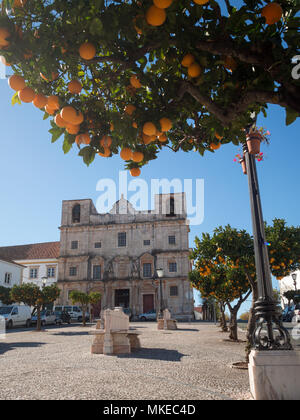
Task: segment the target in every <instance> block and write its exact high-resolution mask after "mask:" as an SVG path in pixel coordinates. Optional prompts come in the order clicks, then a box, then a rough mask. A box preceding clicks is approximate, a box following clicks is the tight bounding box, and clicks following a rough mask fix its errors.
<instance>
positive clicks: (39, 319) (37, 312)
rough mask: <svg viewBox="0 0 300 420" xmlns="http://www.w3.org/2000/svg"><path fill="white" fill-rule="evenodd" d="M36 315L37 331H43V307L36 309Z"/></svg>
mask: <svg viewBox="0 0 300 420" xmlns="http://www.w3.org/2000/svg"><path fill="white" fill-rule="evenodd" d="M36 315H37V320H36V330H37V331H41V329H42V328H41V327H42V325H41V307H40V306H37V308H36Z"/></svg>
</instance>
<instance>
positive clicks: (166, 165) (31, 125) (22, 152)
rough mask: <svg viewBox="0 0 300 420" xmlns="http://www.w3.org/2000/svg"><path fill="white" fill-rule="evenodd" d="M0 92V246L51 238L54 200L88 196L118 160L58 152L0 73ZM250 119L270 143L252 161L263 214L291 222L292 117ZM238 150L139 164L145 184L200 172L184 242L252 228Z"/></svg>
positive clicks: (36, 115)
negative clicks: (196, 214)
mask: <svg viewBox="0 0 300 420" xmlns="http://www.w3.org/2000/svg"><path fill="white" fill-rule="evenodd" d="M8 74H9V71H8ZM0 92H1V96H0V115H1V136H0V150H1V153H0V186H1V187H0V191H1V210H0V212H1V213H0V215H1V217H0V246H7V245H18V244H25V243H36V242H46V241H57V240H59V230H58V226H59V225H60V218H61V202H62V200H68V199H79V198H91V199H93V201H94V203H96V201H97V199H98V197H99V194H100V193H99V192H98V191H96V185H97V182H98V181H99V180H100V179H101V178H111V179H114V180H116V181H117V180H118V176H119V171H120V170H123V169H124V166H123V161H122V160H121V159H120V158H118V157H114V158H111V159H105V158H101V157H98V156H97V159H96V160H95V162H94V163H93V164H92V165H91V166H90V167H89V168H87V167H86V166H85V165H84V164H83V161H82V159H81V158H80V157H78V156H77V153H78V151H77V150H76V149H75V148H74V150H72V151H71V152H70V153H69V154H67V155H64V153H63V151H62V139H60V140H58V141H57V142H56V143H55V144H51V138H50V134H49V133H48V129H49V122H48V121H43V118H42V117H43V114H42V113H41V112H40V111H39V110H37V109H36V108H34V106H33V105H31V104H30V105H28V104H22V105H21V106H19V105H16V106H14V107H13V106H11V103H10V101H11V97H12V95H13V91H12V90H11V89H10V88H9V87H8V85H7V81H6V80H0ZM258 124H259V125H263V126H264V127H266V128H267V129H268V130H269V131H270V132H271V144H270V146H266V145H265V146H263V152H264V154H265V160H264V161H263V162H260V163H258V175H259V180H260V189H261V196H262V205H263V212H264V218H265V220H266V221H268V222H271V221H272V219H273V218H275V217H277V218H285V219H286V220H287V222H288V224H293V225H298V224H299V208H300V198H299V156H300V143H299V132H300V121H299V120H298V121H296V122H295V123H294V124H292V125H291V126H289V127H286V126H285V111H284V110H282V109H280V108H279V107H278V106H271V107H270V109H269V115H268V117H267V118H264V117H260V118H259V121H258ZM238 152H239V149H238V148H237V147H236V146H233V145H230V144H229V145H224V146H222V147H221V149H219V150H218V151H217V152H216V153H214V154H211V153H208V154H206V155H205V156H204V158H203V157H201V156H200V155H199V154H198V153H194V152H190V153H183V152H179V153H173V152H171V151H170V150H169V149H166V150H165V151H163V152H162V153H161V154H160V156H159V158H158V159H157V160H155V161H153V162H150V164H149V165H148V166H147V167H145V168H143V171H142V178H143V179H145V181H146V182H147V183H148V185H149V186H150V184H151V179H152V178H168V179H169V180H171V179H173V178H179V179H181V180H182V182H183V180H184V179H193V180H194V181H195V180H196V178H198V179H204V183H205V202H204V208H205V217H204V221H203V223H202V224H201V225H197V226H191V233H190V246H193V241H194V237H195V235H201V233H202V232H212V230H213V229H214V228H215V227H217V226H221V225H223V226H224V225H225V224H228V223H230V224H231V225H232V226H234V227H236V228H244V229H247V230H248V231H249V232H251V231H252V227H251V219H250V206H249V193H248V184H247V177H246V176H245V175H243V174H242V171H241V168H240V166H239V165H238V164H237V163H234V162H233V159H234V156H235V154H236V153H238ZM130 179H131V178H130V176H129V180H130ZM129 198H130V195H129ZM194 200H195V197H194Z"/></svg>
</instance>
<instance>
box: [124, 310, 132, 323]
mask: <svg viewBox="0 0 300 420" xmlns="http://www.w3.org/2000/svg"><path fill="white" fill-rule="evenodd" d="M122 309H123V312H124V314H126V315H128V316H129V321H131V320H132V313H131V309H130V308H122Z"/></svg>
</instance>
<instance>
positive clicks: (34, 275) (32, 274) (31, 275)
mask: <svg viewBox="0 0 300 420" xmlns="http://www.w3.org/2000/svg"><path fill="white" fill-rule="evenodd" d="M37 276H38V269H37V268H31V269H30V270H29V278H31V279H37Z"/></svg>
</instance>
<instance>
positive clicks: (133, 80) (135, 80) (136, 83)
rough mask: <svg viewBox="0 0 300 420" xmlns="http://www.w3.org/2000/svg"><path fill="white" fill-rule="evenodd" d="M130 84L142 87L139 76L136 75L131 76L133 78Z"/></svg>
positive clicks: (137, 87)
mask: <svg viewBox="0 0 300 420" xmlns="http://www.w3.org/2000/svg"><path fill="white" fill-rule="evenodd" d="M130 84H131V86H133V87H134V88H136V89H139V88H141V87H142V85H141V82H140V81H139V79H138V78H137V76H136V75H134V76H131V78H130Z"/></svg>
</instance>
